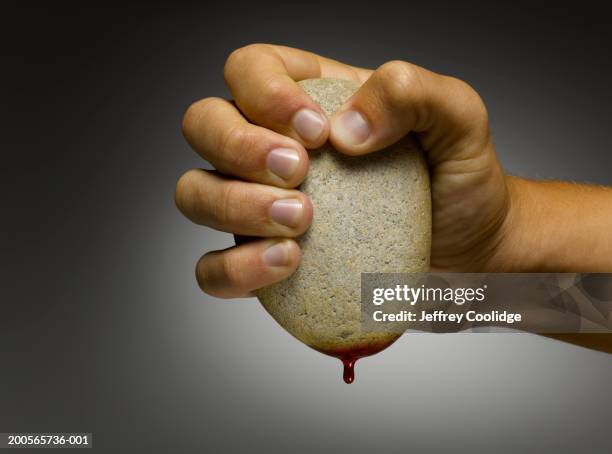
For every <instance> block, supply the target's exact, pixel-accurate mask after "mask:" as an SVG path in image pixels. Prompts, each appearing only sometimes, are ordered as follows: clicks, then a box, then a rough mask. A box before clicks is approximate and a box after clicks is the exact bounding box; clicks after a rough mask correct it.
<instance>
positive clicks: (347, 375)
mask: <svg viewBox="0 0 612 454" xmlns="http://www.w3.org/2000/svg"><path fill="white" fill-rule="evenodd" d="M356 362H357V358H342V364H343V365H344V372H343V373H342V378H344V383H346V384H349V385H350V384H351V383H353V381H354V380H355V363H356Z"/></svg>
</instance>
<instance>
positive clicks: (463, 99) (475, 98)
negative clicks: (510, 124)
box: [453, 78, 489, 129]
mask: <svg viewBox="0 0 612 454" xmlns="http://www.w3.org/2000/svg"><path fill="white" fill-rule="evenodd" d="M453 82H454V83H455V84H456V86H457V88H456V93H457V97H458V98H459V100H460V103H459V104H460V105H462V106H463V112H462V113H463V117H464V118H465V119H466V120H467V123H469V124H471V125H472V126H476V127H477V128H479V129H483V128H484V129H488V124H489V113H488V111H487V107H486V105H485V103H484V101H483V100H482V98H481V97H480V95H479V94H478V92H477V91H476V90H475V89H474V88H473V87H472V86H471V85H470V84H468V83H467V82H465V81H463V80H461V79H456V78H453Z"/></svg>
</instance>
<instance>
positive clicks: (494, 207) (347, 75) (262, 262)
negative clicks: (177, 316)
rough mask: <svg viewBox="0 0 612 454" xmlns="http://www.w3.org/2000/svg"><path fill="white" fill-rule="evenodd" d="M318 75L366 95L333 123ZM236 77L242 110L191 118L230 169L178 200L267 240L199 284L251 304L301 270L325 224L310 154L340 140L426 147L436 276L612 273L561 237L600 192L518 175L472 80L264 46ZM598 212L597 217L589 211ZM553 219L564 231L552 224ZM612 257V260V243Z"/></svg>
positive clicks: (239, 56) (208, 149) (225, 254)
mask: <svg viewBox="0 0 612 454" xmlns="http://www.w3.org/2000/svg"><path fill="white" fill-rule="evenodd" d="M318 77H333V78H341V79H350V80H354V81H356V82H358V83H359V84H360V85H361V87H360V89H359V90H358V91H357V92H356V93H355V95H354V96H352V97H351V98H350V99H349V100H348V101H347V102H346V104H345V105H344V106H343V107H342V108H341V109H340V110H339V111H338V113H336V114H335V115H334V117H333V118H329V119H328V118H326V116H325V114H324V113H323V112H322V111H321V109H320V108H319V107H318V106H317V104H316V103H314V101H313V100H311V99H310V98H309V97H308V96H307V95H306V93H305V92H304V91H303V90H302V89H301V88H300V87H299V86H298V85H297V83H296V81H299V80H302V79H308V78H318ZM225 79H226V82H227V84H228V86H229V89H230V92H231V93H232V96H233V97H234V100H235V105H234V104H232V103H230V102H228V101H225V100H222V99H218V98H207V99H204V100H202V101H198V102H196V103H195V104H193V105H192V106H191V107H190V108H189V109H188V111H187V113H186V115H185V118H184V121H183V131H184V135H185V137H186V138H187V140H188V142H189V143H190V144H191V146H192V147H193V148H194V149H195V150H196V151H197V152H198V153H199V154H200V155H201V156H202V157H203V158H204V159H206V160H208V161H209V162H210V163H211V164H212V165H213V166H214V167H215V168H216V169H217V172H208V171H204V170H191V171H189V172H187V173H186V174H185V175H183V176H182V177H181V178H180V180H179V182H178V185H177V191H176V202H177V205H178V207H179V209H180V210H181V211H182V212H183V213H184V214H185V216H187V217H188V218H189V219H191V220H193V221H194V222H197V223H199V224H203V225H207V226H210V227H213V228H215V229H219V230H222V231H226V232H231V233H235V234H239V235H249V236H256V237H262V238H263V239H261V240H257V241H253V242H250V243H248V244H244V245H241V246H236V247H233V248H230V249H227V250H224V251H216V252H211V253H208V254H206V255H204V256H203V257H202V259H201V260H200V261H199V263H198V265H197V276H198V282H199V283H200V286H201V287H202V289H203V290H204V291H205V292H207V293H210V294H212V295H215V296H221V297H238V296H245V295H248V294H250V292H251V291H253V290H255V289H257V288H261V287H264V286H267V285H271V284H273V283H274V282H277V281H279V280H282V279H284V278H286V277H287V276H289V275H290V274H291V273H292V272H293V271H294V270H295V268H296V267H297V265H298V263H299V258H300V252H299V247H298V245H297V243H296V242H295V241H293V240H292V239H291V238H294V237H296V236H298V235H300V234H302V233H303V232H304V231H305V230H306V229H307V228H308V226H309V224H310V222H311V219H312V214H313V207H312V204H311V202H310V200H309V199H308V197H307V196H306V195H304V194H303V193H301V192H299V191H297V190H296V189H294V188H296V187H297V186H298V185H299V184H300V182H301V181H302V180H303V179H304V177H305V176H306V174H307V171H308V154H307V152H306V148H316V147H319V146H321V145H323V144H324V143H325V142H326V141H327V140H330V141H331V143H332V144H333V145H334V147H335V148H336V149H338V150H339V151H341V152H343V153H346V154H350V155H361V154H365V153H369V152H372V151H375V150H379V149H381V148H384V147H385V146H387V145H390V144H392V143H393V142H395V141H397V140H398V139H400V138H401V137H403V136H404V135H406V134H408V133H412V134H414V135H415V136H416V138H417V139H418V141H419V142H420V144H421V146H422V148H423V150H424V152H425V155H426V157H427V160H428V163H429V166H430V170H431V177H432V203H433V242H432V251H431V265H432V268H434V269H436V270H440V271H442V270H444V271H481V272H486V271H534V270H542V271H544V270H547V271H564V270H565V269H566V268H568V267H572V266H575V265H576V263H578V266H577V268H576V269H574V270H571V269H569V270H571V271H596V270H602V267H603V268H605V267H606V266H608V267H609V269H612V263H611V261H612V254H610V256H607V257H603V259H602V258H601V257H600V258H599V259H597V260H595V261H593V260H592V257H591V258H590V259H589V257H585V255H584V254H582V255H581V254H579V253H578V252H577V251H568V252H569V253H570V256H572V257H573V256H575V257H576V259H574V260H567V256H564V257H565V261H563V257H559V255H558V253H557V252H555V251H556V250H557V249H558V248H557V246H559V245H558V244H557V245H554V244H552V242H551V241H549V240H548V237H549V236H551V234H552V233H554V232H555V229H556V228H557V225H558V222H557V221H558V220H559V219H563V215H564V211H565V208H566V207H565V208H563V207H561V208H555V207H557V206H559V197H564V198H567V199H570V200H572V201H573V202H574V203H575V204H576V203H577V204H579V205H580V206H581V207H582V209H583V210H585V202H584V201H581V200H580V199H581V196H582V195H584V194H587V193H586V192H580V194H581V195H580V196H577V195H576V194H577V193H576V191H574V192H573V195H572V193H571V191H570V193H568V192H567V191H566V190H565V189H564V187H555V188H550V187H549V186H548V187H543V188H542V190H539V189H538V187H536V186H537V185H538V183H533V182H525V181H523V180H519V179H515V178H507V177H505V176H504V175H503V172H502V169H501V166H500V164H499V162H498V160H497V157H496V155H495V149H494V147H493V144H492V142H491V137H490V134H489V124H488V118H487V112H486V109H485V106H484V104H483V102H482V100H481V99H480V97H479V96H478V94H477V93H476V92H475V91H474V90H473V89H472V88H471V87H470V86H469V85H467V84H466V83H465V82H462V81H460V80H458V79H455V78H452V77H447V76H443V75H439V74H435V73H433V72H431V71H428V70H426V69H423V68H420V67H418V66H415V65H413V64H410V63H406V62H401V61H392V62H388V63H385V64H384V65H382V66H380V67H379V68H378V69H376V70H375V71H372V70H368V69H362V68H357V67H353V66H348V65H345V64H342V63H339V62H336V61H333V60H329V59H327V58H324V57H320V56H317V55H315V54H312V53H309V52H305V51H301V50H297V49H292V48H288V47H282V46H272V45H264V44H255V45H251V46H247V47H245V48H242V49H239V50H237V51H235V52H233V53H232V54H231V55H230V56H229V58H228V60H227V62H226V65H225ZM589 197H590V199H592V200H593V201H594V202H592V203H595V204H597V206H599V207H601V204H602V203H604V205H605V207H604V208H605V209H606V210H607V213H608V215H607V216H603V217H600V218H597V220H596V221H592V222H587V225H588V228H589V230H588V232H589V235H590V236H589V238H588V239H587V240H586V241H585V243H584V244H585V245H587V247H591V245H592V244H599V243H601V241H600V240H601V238H602V235H603V237H604V238H605V233H604V234H602V233H601V232H602V229H603V231H604V232H605V231H606V230H605V229H606V228H607V227H610V228H611V230H609V231H612V203H611V201H612V197H611V196H610V192H609V191H605V190H598V189H597V190H595V189H593V190H592V191H591V192H589ZM586 205H587V208H586V210H587V211H588V205H589V203H588V200H587V201H586ZM543 207H545V208H543ZM314 209H316V207H314ZM540 211H546V213H547V216H549V217H550V218H551V220H552V221H551V222H552V225H544V224H545V222H544V221H543V220H541V219H540V218H539V217H538V216H537V214H538V213H539V212H540ZM534 215H535V216H534ZM602 220H603V223H602ZM598 226H599V229H598ZM576 232H579V230H577V229H576V228H574V229H573V230H571V232H570V233H569V234H565V235H563V234H561V235H557V238H560V239H561V240H564V239H565V243H562V244H561V248H562V249H563V250H567V248H568V247H570V246H571V245H572V244H575V239H576ZM597 232H599V233H598V234H597ZM594 234H595V236H593V235H594ZM605 246H606V247H607V248H608V250H609V249H612V240H610V241H609V242H608V243H605ZM572 252H575V253H574V254H573V255H571V253H572ZM589 260H590V262H589Z"/></svg>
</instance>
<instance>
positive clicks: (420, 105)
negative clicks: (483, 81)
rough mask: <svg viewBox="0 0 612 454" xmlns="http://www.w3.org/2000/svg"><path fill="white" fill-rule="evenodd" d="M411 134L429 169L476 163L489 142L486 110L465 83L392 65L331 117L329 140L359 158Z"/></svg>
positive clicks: (400, 64)
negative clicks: (457, 161)
mask: <svg viewBox="0 0 612 454" xmlns="http://www.w3.org/2000/svg"><path fill="white" fill-rule="evenodd" d="M410 132H414V133H416V134H417V137H418V138H419V139H420V142H421V146H422V147H423V149H424V150H425V151H426V152H427V153H428V158H429V160H430V163H433V164H435V163H436V161H438V160H447V159H463V158H470V157H474V156H475V155H476V154H477V153H480V152H482V149H483V146H484V145H485V144H486V143H487V142H488V138H489V127H488V117H487V112H486V108H485V106H484V104H483V102H482V100H481V99H480V97H479V96H478V94H477V93H476V92H475V91H474V89H472V88H471V87H470V86H469V85H468V84H466V83H465V82H463V81H460V80H458V79H455V78H452V77H447V76H443V75H440V74H436V73H433V72H431V71H428V70H426V69H424V68H421V67H419V66H416V65H412V64H410V63H406V62H402V61H391V62H388V63H385V64H384V65H382V66H380V67H379V68H378V69H377V70H376V71H374V72H373V73H372V76H371V77H370V78H369V79H368V80H367V81H366V82H365V83H364V84H363V85H362V86H361V88H360V89H359V90H358V91H357V92H356V93H355V94H354V95H353V96H352V97H351V98H350V99H349V100H348V101H347V102H346V103H345V104H344V105H343V106H342V107H341V108H340V109H339V110H338V112H336V113H335V114H334V116H333V117H332V118H331V131H330V140H331V142H332V144H333V145H334V147H335V148H336V149H337V150H339V151H341V152H343V153H346V154H349V155H362V154H366V153H370V152H373V151H376V150H380V149H382V148H385V147H387V146H389V145H391V144H393V143H395V142H397V141H398V140H399V139H401V138H402V137H403V136H405V135H406V134H408V133H410Z"/></svg>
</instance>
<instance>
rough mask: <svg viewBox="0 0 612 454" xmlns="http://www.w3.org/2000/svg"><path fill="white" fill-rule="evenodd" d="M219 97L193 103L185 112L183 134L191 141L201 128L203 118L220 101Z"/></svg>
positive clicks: (182, 126)
mask: <svg viewBox="0 0 612 454" xmlns="http://www.w3.org/2000/svg"><path fill="white" fill-rule="evenodd" d="M218 101H219V98H205V99H201V100H199V101H196V102H194V103H193V104H191V105H190V106H189V107H188V108H187V110H186V111H185V114H184V115H183V121H182V124H181V129H182V132H183V136H184V137H185V138H186V139H187V140H188V141H189V140H190V137H192V136H193V134H194V132H195V131H196V130H197V129H198V128H199V125H200V122H201V119H202V118H203V117H204V116H206V115H207V114H208V113H209V112H210V110H211V109H212V108H214V106H215V105H216V104H217V103H218Z"/></svg>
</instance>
